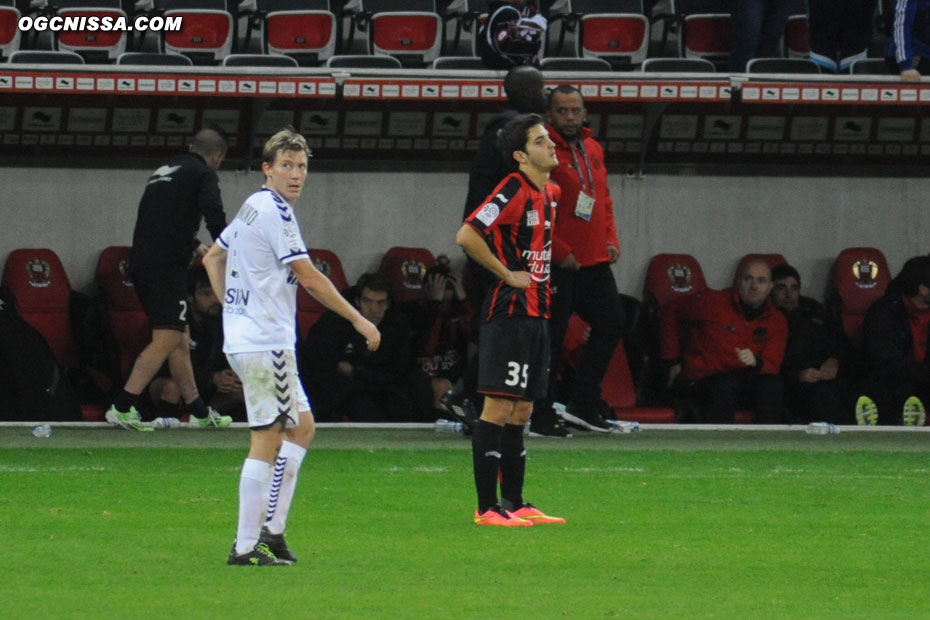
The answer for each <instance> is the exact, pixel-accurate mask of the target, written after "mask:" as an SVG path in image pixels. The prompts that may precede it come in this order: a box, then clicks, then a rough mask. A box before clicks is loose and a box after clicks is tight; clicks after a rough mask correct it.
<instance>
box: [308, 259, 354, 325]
mask: <svg viewBox="0 0 930 620" xmlns="http://www.w3.org/2000/svg"><path fill="white" fill-rule="evenodd" d="M310 257H311V260H312V261H313V264H314V266H315V267H316V268H317V269H319V270H320V273H322V274H323V275H325V276H326V277H327V278H329V279H330V280H331V281H332V283H333V285H334V286H335V287H336V288H337V289H338V290H340V291H342V290H344V289H345V288H346V287H348V286H349V284H348V282H347V281H346V274H345V272H344V271H343V269H342V263H341V262H340V261H339V257H338V256H336V255H335V254H334V253H333V252H331V251H329V250H310ZM324 312H326V307H325V306H324V305H323V304H321V303H320V302H318V301H317V300H316V299H314V298H313V296H311V295H310V293H308V292H307V291H306V289H304V287H302V286H298V287H297V330H298V332H299V334H300V340H301V341H303V339H304V338H306V337H307V332H308V331H309V330H310V328H311V327H313V324H314V323H316V322H317V319H319V318H320V316H322V314H323V313H324Z"/></svg>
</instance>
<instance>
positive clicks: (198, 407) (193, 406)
mask: <svg viewBox="0 0 930 620" xmlns="http://www.w3.org/2000/svg"><path fill="white" fill-rule="evenodd" d="M184 410H185V411H186V412H187V413H189V414H190V415H192V416H194V417H195V418H205V417H207V406H206V405H205V404H204V402H203V399H202V398H200V397H199V396H198V397H197V399H196V400H194V402H191V403H185V404H184Z"/></svg>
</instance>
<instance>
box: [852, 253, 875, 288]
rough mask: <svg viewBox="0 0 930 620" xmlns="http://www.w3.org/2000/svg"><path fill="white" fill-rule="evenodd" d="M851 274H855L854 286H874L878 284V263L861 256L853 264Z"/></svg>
mask: <svg viewBox="0 0 930 620" xmlns="http://www.w3.org/2000/svg"><path fill="white" fill-rule="evenodd" d="M852 272H853V275H854V276H856V286H858V287H859V288H875V287H876V286H878V281H877V280H876V278H877V277H878V265H877V264H876V263H875V261H871V260H869V259H867V258H861V259H859V260H858V261H856V263H855V264H854V265H853V268H852Z"/></svg>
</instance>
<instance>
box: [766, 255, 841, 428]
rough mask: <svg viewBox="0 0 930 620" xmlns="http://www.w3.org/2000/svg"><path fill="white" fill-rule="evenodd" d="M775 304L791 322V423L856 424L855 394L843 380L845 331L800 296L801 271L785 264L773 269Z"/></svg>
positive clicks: (786, 372)
mask: <svg viewBox="0 0 930 620" xmlns="http://www.w3.org/2000/svg"><path fill="white" fill-rule="evenodd" d="M772 302H773V303H774V304H775V307H776V308H778V309H779V310H781V312H782V314H784V315H785V319H786V320H787V322H788V341H787V344H786V345H785V358H784V360H783V361H782V364H781V374H782V378H783V379H784V382H785V391H784V394H785V404H786V405H787V406H788V410H789V412H790V413H791V414H792V418H793V419H792V420H791V421H792V422H812V421H818V422H819V421H824V422H832V423H834V424H850V423H852V421H853V411H854V404H855V395H853V394H852V393H851V390H850V387H851V386H850V385H849V382H848V380H847V379H846V378H840V374H841V372H840V371H841V367H844V365H843V364H841V363H840V359H841V358H843V357H845V356H843V355H842V354H841V352H840V351H841V345H840V343H841V341H842V340H841V336H840V332H839V330H837V329H835V328H834V327H832V326H830V325H829V324H828V323H827V322H826V320H825V314H824V309H823V306H821V305H820V304H819V303H818V302H817V301H816V300H814V299H811V298H810V297H804V296H802V295H801V276H800V275H799V274H798V271H797V269H795V268H794V267H792V266H790V265H786V264H781V265H776V266H775V267H773V268H772ZM842 369H843V370H844V371H845V368H842Z"/></svg>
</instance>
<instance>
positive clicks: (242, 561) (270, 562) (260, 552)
mask: <svg viewBox="0 0 930 620" xmlns="http://www.w3.org/2000/svg"><path fill="white" fill-rule="evenodd" d="M226 563H227V564H230V565H232V566H287V565H289V564H290V562H287V561H285V560H279V559H278V558H276V557H275V555H274V554H273V553H272V552H271V551H270V550H269V549H268V545H266V544H264V543H258V544H256V545H255V547H254V548H253V549H252V550H251V551H249V552H248V553H242V554H238V553H236V545H235V544H234V545H233V548H232V551H230V553H229V559H228V560H227V561H226Z"/></svg>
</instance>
